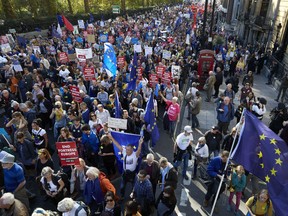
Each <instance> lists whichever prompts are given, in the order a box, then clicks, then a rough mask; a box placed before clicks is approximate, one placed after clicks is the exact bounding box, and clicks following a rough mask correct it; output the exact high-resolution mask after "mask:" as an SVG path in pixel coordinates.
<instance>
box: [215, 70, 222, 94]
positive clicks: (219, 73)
mask: <svg viewBox="0 0 288 216" xmlns="http://www.w3.org/2000/svg"><path fill="white" fill-rule="evenodd" d="M215 77H216V82H215V83H214V90H215V93H214V95H213V96H214V98H217V97H218V94H219V88H220V86H221V85H222V83H223V72H222V70H221V68H220V67H217V68H216V74H215Z"/></svg>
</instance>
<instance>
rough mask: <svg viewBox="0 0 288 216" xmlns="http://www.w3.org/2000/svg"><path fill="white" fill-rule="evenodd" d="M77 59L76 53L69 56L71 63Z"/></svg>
mask: <svg viewBox="0 0 288 216" xmlns="http://www.w3.org/2000/svg"><path fill="white" fill-rule="evenodd" d="M76 58H77V57H76V54H75V53H74V54H68V59H69V60H70V62H71V61H75V59H76Z"/></svg>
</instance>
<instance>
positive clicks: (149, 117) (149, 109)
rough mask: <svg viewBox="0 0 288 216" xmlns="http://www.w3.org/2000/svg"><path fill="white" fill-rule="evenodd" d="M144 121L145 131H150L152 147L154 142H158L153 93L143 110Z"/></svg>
mask: <svg viewBox="0 0 288 216" xmlns="http://www.w3.org/2000/svg"><path fill="white" fill-rule="evenodd" d="M144 121H145V122H146V123H147V124H148V127H147V129H149V126H150V131H151V140H152V146H155V145H156V142H157V141H158V140H159V137H160V135H159V131H158V127H157V123H156V117H155V108H154V93H153V92H152V93H151V95H150V98H149V101H148V103H147V105H146V109H145V116H144Z"/></svg>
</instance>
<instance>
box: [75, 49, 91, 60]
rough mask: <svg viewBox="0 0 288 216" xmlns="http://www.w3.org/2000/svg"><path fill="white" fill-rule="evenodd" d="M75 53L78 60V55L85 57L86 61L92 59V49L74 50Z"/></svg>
mask: <svg viewBox="0 0 288 216" xmlns="http://www.w3.org/2000/svg"><path fill="white" fill-rule="evenodd" d="M75 51H76V56H77V58H78V56H79V55H85V57H86V59H91V58H93V55H92V49H91V48H88V49H78V48H75Z"/></svg>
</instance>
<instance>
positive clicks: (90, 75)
mask: <svg viewBox="0 0 288 216" xmlns="http://www.w3.org/2000/svg"><path fill="white" fill-rule="evenodd" d="M83 75H84V79H85V80H86V81H89V80H93V79H95V70H94V68H92V67H85V68H84V70H83Z"/></svg>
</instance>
